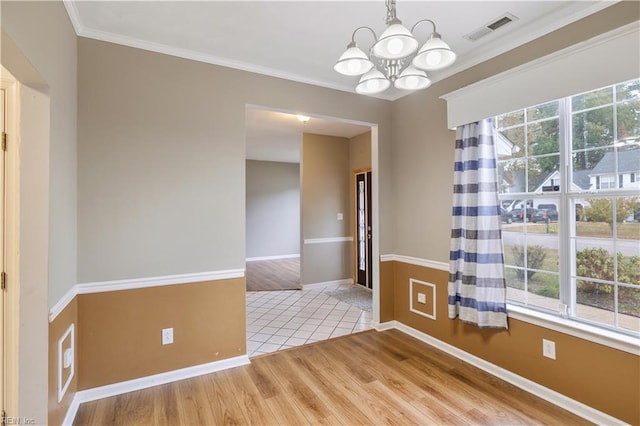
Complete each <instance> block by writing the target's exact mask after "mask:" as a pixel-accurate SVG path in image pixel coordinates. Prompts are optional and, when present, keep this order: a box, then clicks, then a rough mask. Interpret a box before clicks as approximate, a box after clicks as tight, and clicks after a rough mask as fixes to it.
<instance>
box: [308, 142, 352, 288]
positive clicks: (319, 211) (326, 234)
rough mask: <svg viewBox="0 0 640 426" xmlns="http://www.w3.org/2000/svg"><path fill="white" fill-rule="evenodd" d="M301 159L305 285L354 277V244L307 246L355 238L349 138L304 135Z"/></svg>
mask: <svg viewBox="0 0 640 426" xmlns="http://www.w3.org/2000/svg"><path fill="white" fill-rule="evenodd" d="M301 158H302V161H301V164H300V168H301V176H302V180H301V182H302V183H301V191H302V192H301V207H302V240H303V245H302V258H301V274H302V284H313V283H320V282H325V281H334V280H341V279H346V278H351V276H352V271H351V269H352V266H351V259H352V258H351V250H352V243H351V242H348V241H340V242H326V243H320V244H311V243H309V244H305V243H304V240H306V239H317V238H334V237H349V236H351V220H350V218H351V214H350V211H351V206H350V201H349V194H350V187H351V181H350V176H351V172H350V170H349V139H347V138H340V137H336V136H325V135H315V134H311V133H304V134H303V135H302V147H301ZM338 213H342V216H343V220H338V219H337V215H338Z"/></svg>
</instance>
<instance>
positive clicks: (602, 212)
mask: <svg viewBox="0 0 640 426" xmlns="http://www.w3.org/2000/svg"><path fill="white" fill-rule="evenodd" d="M580 201H581V203H580V204H582V205H583V206H584V207H583V209H582V211H583V221H581V222H578V223H576V232H575V234H576V236H578V237H592V238H611V237H612V236H613V208H612V205H613V203H612V201H611V198H595V197H585V198H584V199H582V200H580ZM580 201H578V202H580ZM587 247H588V245H587Z"/></svg>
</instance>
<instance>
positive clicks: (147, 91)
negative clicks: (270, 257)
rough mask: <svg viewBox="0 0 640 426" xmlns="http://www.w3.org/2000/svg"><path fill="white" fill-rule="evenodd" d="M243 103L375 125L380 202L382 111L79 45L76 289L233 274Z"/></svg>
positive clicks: (294, 86)
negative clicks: (133, 280)
mask: <svg viewBox="0 0 640 426" xmlns="http://www.w3.org/2000/svg"><path fill="white" fill-rule="evenodd" d="M246 104H252V105H261V106H267V107H271V108H277V109H281V110H295V111H303V112H307V113H309V114H318V115H323V116H333V117H343V118H347V119H350V120H355V121H362V122H374V123H379V126H380V127H379V130H380V137H379V145H380V151H381V152H382V155H381V158H382V162H381V164H380V176H381V180H382V181H385V182H387V183H385V185H384V187H383V185H381V198H382V199H383V200H384V199H385V198H386V197H389V195H390V193H389V189H390V185H389V183H388V182H389V179H390V164H389V158H390V156H389V155H385V153H387V152H388V151H389V141H390V137H389V135H390V125H389V119H390V103H389V102H387V101H379V100H374V99H370V98H364V97H361V96H357V95H353V94H348V93H343V92H338V91H334V90H328V89H323V88H319V87H314V86H309V85H304V84H300V83H294V82H291V81H285V80H280V79H276V78H271V77H266V76H260V75H256V74H251V73H246V72H242V71H237V70H231V69H227V68H223V67H218V66H213V65H208V64H203V63H198V62H193V61H189V60H185V59H180V58H175V57H170V56H166V55H161V54H157V53H151V52H145V51H142V50H137V49H132V48H128V47H122V46H117V45H113V44H109V43H104V42H99V41H94V40H88V39H83V38H81V39H80V40H79V105H80V108H79V127H78V129H79V130H78V131H79V146H78V174H79V185H78V217H79V221H78V247H79V254H78V256H79V261H78V264H79V268H78V269H79V271H78V275H79V281H80V282H92V281H103V280H113V279H122V278H135V277H149V276H161V275H169V274H182V273H190V272H203V271H213V270H221V269H236V268H243V266H244V259H245V247H244V245H245V214H244V204H245V170H244V169H245V153H244V146H245V144H244V126H245V123H244V114H245V105H246ZM385 213H386V212H385V211H384V210H383V212H381V221H382V225H381V232H382V235H381V240H380V241H381V244H382V245H383V247H384V245H385V244H386V247H387V249H390V248H391V247H392V244H391V242H390V241H391V238H392V234H391V233H390V232H387V234H385V230H386V228H387V227H388V226H389V225H388V224H389V223H390V220H391V218H390V215H389V214H385ZM385 237H386V238H385Z"/></svg>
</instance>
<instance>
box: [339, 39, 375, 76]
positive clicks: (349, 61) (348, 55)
mask: <svg viewBox="0 0 640 426" xmlns="http://www.w3.org/2000/svg"><path fill="white" fill-rule="evenodd" d="M371 68H373V62H371V61H370V60H369V57H368V56H367V54H366V53H364V52H363V51H362V50H360V48H359V47H358V46H357V45H356V43H355V42H351V43H349V45H348V46H347V50H345V52H344V53H343V54H342V55H341V56H340V59H338V62H336V64H335V65H334V66H333V69H334V70H336V71H337V72H339V73H340V74H344V75H362V74H364V73H366V72H367V71H369V70H370V69H371Z"/></svg>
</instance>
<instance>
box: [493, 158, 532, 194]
mask: <svg viewBox="0 0 640 426" xmlns="http://www.w3.org/2000/svg"><path fill="white" fill-rule="evenodd" d="M524 168H525V162H524V160H512V161H501V162H499V163H498V179H499V180H498V190H499V191H500V193H501V194H504V193H512V194H515V193H521V192H525V176H524Z"/></svg>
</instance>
